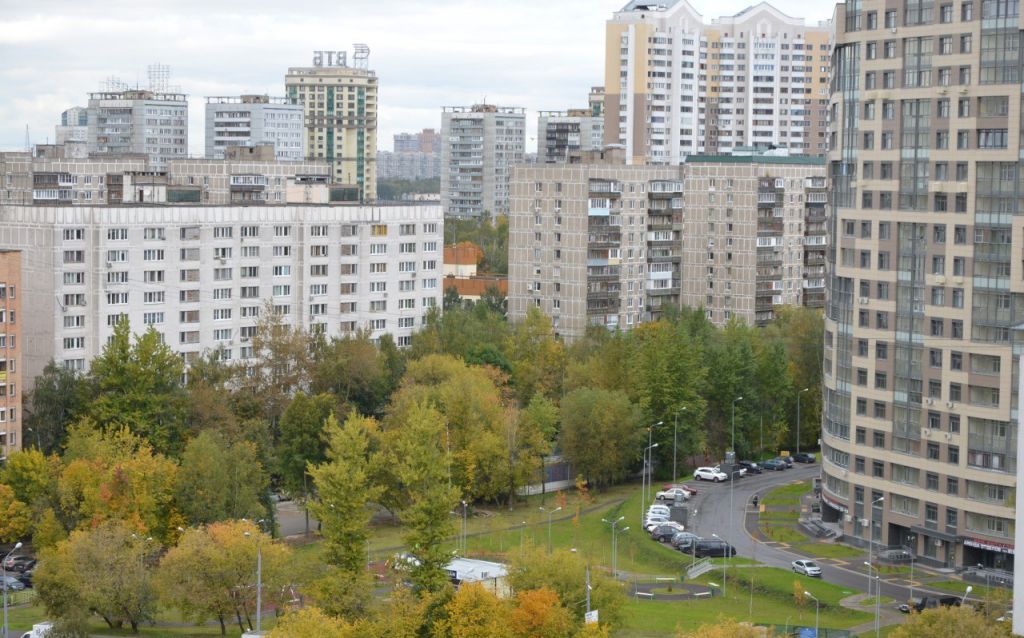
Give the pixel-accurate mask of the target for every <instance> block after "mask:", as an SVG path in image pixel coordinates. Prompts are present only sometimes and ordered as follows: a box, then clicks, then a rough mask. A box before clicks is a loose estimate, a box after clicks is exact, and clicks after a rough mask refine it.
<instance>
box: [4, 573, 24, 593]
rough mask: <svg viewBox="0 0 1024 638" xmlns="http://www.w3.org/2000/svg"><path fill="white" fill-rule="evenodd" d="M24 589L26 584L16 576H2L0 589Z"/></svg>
mask: <svg viewBox="0 0 1024 638" xmlns="http://www.w3.org/2000/svg"><path fill="white" fill-rule="evenodd" d="M5 589H6V590H7V591H22V590H23V589H25V585H24V584H23V583H22V582H21V581H20V580H18V579H17V578H15V577H14V576H0V591H3V590H5Z"/></svg>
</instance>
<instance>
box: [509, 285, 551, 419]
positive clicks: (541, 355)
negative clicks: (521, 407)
mask: <svg viewBox="0 0 1024 638" xmlns="http://www.w3.org/2000/svg"><path fill="white" fill-rule="evenodd" d="M506 350H507V352H508V356H509V360H510V361H511V362H512V379H513V381H514V383H515V387H516V393H517V395H518V396H519V400H520V402H521V403H523V404H526V403H529V402H530V399H531V398H533V395H534V394H535V393H539V394H542V395H544V396H546V397H548V398H549V399H552V398H555V397H558V396H561V393H562V382H563V380H564V375H565V365H566V353H565V346H564V345H563V344H562V342H561V341H559V340H558V339H557V338H555V333H554V328H553V327H552V324H551V319H550V318H548V317H547V316H545V315H544V313H542V312H541V311H540V310H539V309H538V308H537V307H536V306H532V305H531V306H530V308H529V310H528V311H527V313H526V318H525V319H524V320H523V321H522V322H520V323H519V324H517V325H516V326H515V327H514V328H513V330H512V334H511V335H510V337H509V343H508V347H507V348H506Z"/></svg>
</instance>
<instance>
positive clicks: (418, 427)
mask: <svg viewBox="0 0 1024 638" xmlns="http://www.w3.org/2000/svg"><path fill="white" fill-rule="evenodd" d="M400 432H401V434H400V436H399V437H398V438H397V440H395V441H394V448H395V449H394V452H395V456H396V458H397V466H396V474H397V476H398V479H399V480H400V481H401V484H402V485H403V486H404V488H405V490H406V491H407V493H408V497H407V500H406V503H407V505H406V506H405V508H404V509H403V510H402V513H401V515H402V522H403V523H404V524H405V528H406V533H405V536H404V540H405V543H406V544H407V545H408V546H409V547H411V548H412V551H413V553H414V554H415V556H416V558H417V562H416V564H415V565H413V566H412V568H411V579H412V582H413V583H415V584H416V586H417V587H419V588H420V589H423V590H426V591H431V592H434V591H438V590H441V589H444V588H445V587H447V586H448V575H447V573H446V572H445V566H446V565H447V564H448V561H449V559H450V556H449V555H448V552H446V551H445V549H444V547H443V543H444V542H445V540H446V539H447V538H448V536H449V535H451V533H452V531H453V524H452V518H451V516H450V512H451V511H452V508H453V507H455V504H456V503H458V500H459V493H458V490H457V489H456V488H454V487H452V486H451V485H450V484H449V483H448V476H447V472H446V469H445V468H446V462H445V454H444V451H443V448H442V436H443V434H444V420H443V417H442V416H441V414H440V413H438V412H437V410H435V409H433V408H431V407H429V406H428V405H426V404H423V403H421V404H419V405H417V406H415V407H413V408H412V409H411V410H408V411H407V412H406V414H405V419H404V422H403V423H402V425H401V429H400Z"/></svg>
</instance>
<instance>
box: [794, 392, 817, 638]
mask: <svg viewBox="0 0 1024 638" xmlns="http://www.w3.org/2000/svg"><path fill="white" fill-rule="evenodd" d="M808 390H810V388H804V389H803V390H801V391H799V392H797V393H796V453H797V454H800V395H802V394H803V393H804V392H807V391H808ZM815 636H817V633H815Z"/></svg>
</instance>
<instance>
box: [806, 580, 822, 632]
mask: <svg viewBox="0 0 1024 638" xmlns="http://www.w3.org/2000/svg"><path fill="white" fill-rule="evenodd" d="M804 596H807V597H808V598H810V599H811V600H813V601H814V638H818V627H819V624H818V618H819V613H820V612H821V602H820V601H819V600H818V599H817V598H815V596H814V594H812V593H811V592H809V591H805V592H804Z"/></svg>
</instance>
